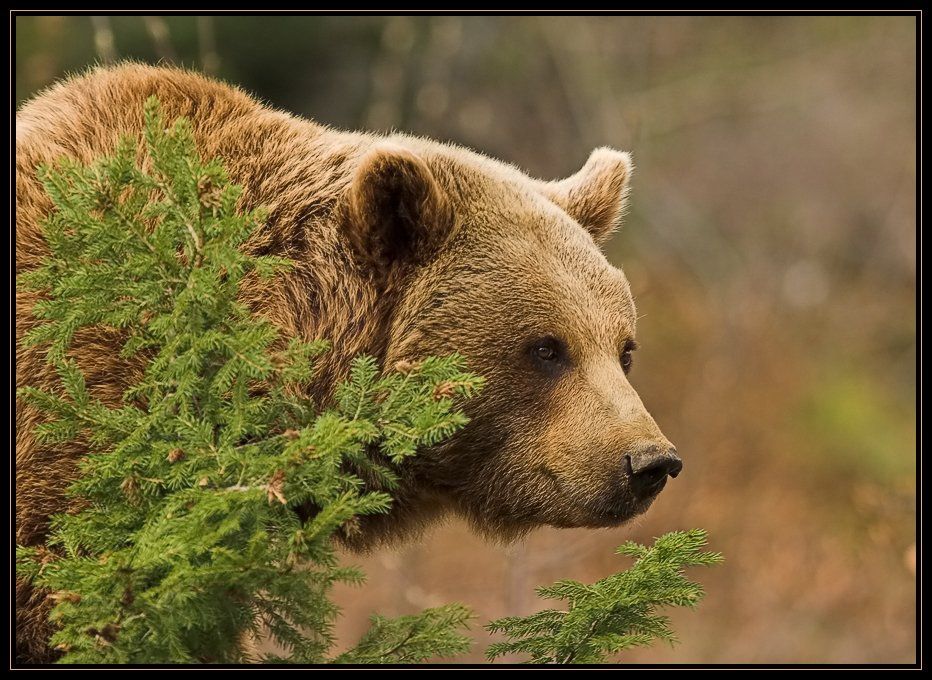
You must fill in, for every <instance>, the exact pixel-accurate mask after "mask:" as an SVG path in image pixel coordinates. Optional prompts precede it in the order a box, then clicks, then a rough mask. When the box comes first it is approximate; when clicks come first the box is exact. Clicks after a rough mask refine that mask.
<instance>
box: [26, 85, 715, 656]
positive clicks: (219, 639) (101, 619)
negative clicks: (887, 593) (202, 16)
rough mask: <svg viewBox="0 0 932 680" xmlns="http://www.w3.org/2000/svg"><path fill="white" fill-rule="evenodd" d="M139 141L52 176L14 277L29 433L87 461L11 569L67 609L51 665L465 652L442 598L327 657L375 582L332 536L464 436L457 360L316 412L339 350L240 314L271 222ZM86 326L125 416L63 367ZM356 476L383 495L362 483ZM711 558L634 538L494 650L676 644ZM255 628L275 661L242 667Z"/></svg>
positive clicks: (185, 129)
mask: <svg viewBox="0 0 932 680" xmlns="http://www.w3.org/2000/svg"><path fill="white" fill-rule="evenodd" d="M143 136H144V150H145V159H146V160H145V162H143V163H142V164H138V163H137V158H136V150H137V146H138V140H134V139H131V138H127V139H124V140H122V141H121V142H120V143H119V145H118V146H117V149H116V151H115V153H114V155H113V156H111V157H109V158H104V159H101V160H99V161H98V162H96V163H94V164H92V165H90V166H87V167H85V166H81V165H78V164H75V163H73V162H68V161H62V162H61V163H60V164H59V165H57V166H56V167H55V168H43V169H41V170H40V173H41V177H42V180H43V183H44V185H45V187H46V189H47V190H48V193H49V195H50V196H51V198H52V200H53V203H54V206H55V210H54V211H53V212H52V214H51V215H50V216H49V218H48V220H47V222H46V224H45V236H46V239H47V241H48V244H49V248H50V255H49V257H47V258H46V260H45V261H44V264H43V266H42V267H41V268H39V269H37V270H35V271H33V272H30V273H27V274H24V275H21V276H20V277H19V280H18V285H19V286H21V287H23V288H26V289H31V290H35V291H40V292H42V294H43V297H42V300H41V301H40V302H39V303H38V304H37V305H36V307H35V310H34V314H35V315H36V316H37V317H38V318H39V319H41V320H42V323H41V324H40V325H38V326H37V327H36V328H35V329H33V330H32V331H31V332H30V333H29V334H28V335H27V337H26V339H25V341H24V342H26V343H28V344H30V345H36V346H41V347H43V348H44V349H45V351H46V353H47V359H48V361H49V362H50V363H51V364H52V365H54V366H55V368H56V370H57V372H58V376H59V377H60V383H61V384H60V389H58V390H53V391H49V392H46V391H42V390H40V389H37V388H36V387H34V386H27V387H23V388H21V389H20V390H19V392H18V394H19V396H20V397H21V398H22V399H23V400H24V401H25V402H27V403H30V404H32V405H34V406H35V407H37V408H39V409H40V410H42V411H43V413H44V414H45V422H44V423H43V424H42V425H40V426H39V428H38V429H37V437H38V438H40V440H42V441H44V442H47V443H56V442H67V441H72V440H77V441H81V442H83V443H84V444H86V445H87V447H88V450H89V454H88V455H87V456H85V457H84V458H83V459H82V460H81V461H80V464H79V473H80V474H79V479H78V481H77V482H75V483H74V485H73V486H72V487H71V488H70V490H69V495H70V497H71V499H72V502H73V503H74V504H75V507H76V508H77V509H76V510H75V511H74V512H70V513H66V514H61V515H57V516H55V517H53V518H52V524H51V532H50V537H49V540H48V545H47V546H41V547H22V546H19V547H18V548H17V571H18V577H20V578H26V579H29V580H31V581H32V582H33V583H34V585H35V586H36V587H39V588H42V589H46V590H48V591H49V592H51V594H52V598H53V600H54V601H55V602H56V605H55V607H54V609H53V611H52V615H51V616H52V620H53V622H54V623H55V624H56V627H57V632H56V633H55V634H54V637H53V639H52V645H53V646H54V647H56V648H57V649H59V650H61V651H62V652H63V657H62V661H63V662H66V663H203V662H216V663H237V662H251V661H264V662H289V663H326V662H335V663H411V662H419V661H424V660H426V659H429V658H436V657H451V656H455V655H457V654H460V653H463V652H465V651H467V650H468V648H469V639H468V638H467V637H465V636H464V634H463V632H462V630H463V628H464V627H466V626H467V623H468V621H469V619H470V617H471V614H470V612H469V610H468V609H466V608H464V607H462V606H461V605H446V606H443V607H438V608H435V609H429V610H426V611H424V612H422V613H421V614H417V615H412V616H402V617H399V618H396V619H386V618H383V617H380V616H374V617H373V619H372V627H371V629H370V630H369V632H367V633H366V634H365V635H364V636H363V638H362V640H361V641H360V642H359V644H358V645H357V646H356V647H355V648H353V649H351V650H349V651H347V652H345V653H343V654H339V655H336V656H334V655H333V652H332V647H333V643H334V639H333V624H334V621H335V619H336V617H337V616H338V614H339V610H338V608H337V607H336V606H335V605H334V604H333V603H332V602H331V600H330V599H329V592H330V589H331V588H332V586H333V585H334V584H335V583H337V582H348V583H359V582H361V581H362V579H363V575H362V574H361V573H360V572H359V571H358V570H357V569H355V568H352V567H345V566H341V565H340V564H339V563H338V560H337V557H336V554H335V550H334V537H335V536H337V535H339V534H343V535H347V534H352V533H353V532H354V531H356V530H358V529H357V526H358V521H359V520H358V518H359V517H362V516H366V515H370V514H373V513H384V512H386V511H387V510H388V509H389V507H390V503H391V497H390V492H391V490H392V489H393V488H394V486H395V484H396V483H397V477H396V473H395V470H394V466H395V465H397V464H398V463H399V462H401V461H402V460H404V459H405V458H406V457H408V456H411V455H414V454H415V452H416V450H417V449H418V447H421V446H427V445H432V444H436V443H438V442H440V441H442V440H444V439H445V438H446V437H449V436H450V435H451V434H452V433H453V432H455V431H456V430H457V429H458V428H460V427H462V426H463V425H464V424H465V422H466V418H465V417H464V416H463V415H462V414H461V413H460V412H458V411H457V410H456V409H455V405H456V404H457V403H459V401H460V400H462V399H466V398H469V397H470V396H471V395H473V394H474V393H475V392H476V391H477V390H479V389H480V388H481V385H482V380H481V379H480V378H478V377H476V376H473V375H470V374H468V373H466V372H465V367H464V363H463V361H462V359H461V358H460V357H458V356H456V355H454V356H450V357H444V358H430V359H427V360H425V361H423V362H421V363H420V364H418V365H404V366H398V367H396V368H397V370H396V371H394V372H388V373H383V372H382V370H381V369H380V367H379V366H378V365H377V363H376V362H375V361H374V360H373V359H372V358H369V357H359V358H357V359H355V360H354V362H353V365H352V370H351V373H350V377H349V379H348V380H347V381H346V382H345V383H344V384H342V385H340V386H339V387H338V388H337V390H336V393H335V399H334V403H333V406H332V407H330V408H329V409H327V410H321V409H320V408H319V407H318V406H317V405H315V404H314V403H312V402H311V401H310V400H309V399H307V398H306V397H305V396H303V394H304V390H303V389H302V388H303V387H305V386H306V385H307V384H308V382H309V381H310V379H311V378H312V375H313V366H314V360H315V358H316V357H319V356H320V355H321V354H322V353H323V352H325V351H327V346H326V344H325V343H323V342H310V343H309V342H302V341H300V340H297V339H291V340H290V341H288V342H284V341H283V339H280V338H279V337H278V334H277V332H276V329H275V328H274V327H273V326H272V325H271V324H270V323H269V322H267V321H263V320H261V319H258V318H256V317H255V316H253V315H252V314H251V313H250V311H249V310H248V309H246V308H245V307H244V306H243V305H242V304H240V303H239V302H238V301H237V293H238V291H239V288H240V286H241V285H242V284H243V282H244V279H246V277H250V276H259V277H269V276H273V275H275V274H276V273H277V272H280V271H282V270H284V269H286V268H287V267H288V266H289V262H288V261H285V260H282V259H280V258H274V257H267V256H262V257H252V256H249V255H246V254H244V253H243V252H241V250H240V246H241V245H242V244H243V243H244V242H245V240H246V239H247V238H248V237H249V235H250V234H251V233H253V231H254V230H255V229H257V228H258V227H259V225H261V224H262V221H263V215H262V213H261V212H260V211H254V212H249V213H246V214H239V213H238V212H237V211H236V207H235V206H236V202H237V199H238V198H239V196H240V194H241V190H240V188H239V187H237V186H235V185H233V184H231V183H230V182H229V180H228V178H227V176H226V174H225V172H224V170H223V168H222V166H221V165H220V163H219V162H218V161H210V162H206V163H204V162H202V161H201V160H200V158H199V157H198V155H197V153H196V149H195V147H194V143H193V140H192V136H191V133H190V128H189V126H188V124H187V123H186V122H185V121H184V120H179V121H177V122H176V123H174V124H173V125H172V126H171V128H169V129H166V128H165V124H164V122H163V120H162V119H161V116H160V114H159V111H158V104H157V102H156V101H155V100H154V99H150V100H149V101H148V102H147V103H146V107H145V132H144V135H143ZM144 167H148V170H144V169H143V168H144ZM90 327H97V328H107V329H111V330H113V329H115V330H118V331H119V332H120V333H122V337H123V338H124V339H125V341H124V343H123V345H122V347H121V348H120V349H119V351H120V354H121V355H122V356H123V357H125V358H131V357H134V356H135V357H136V358H137V359H141V360H142V361H141V365H143V366H144V372H143V373H142V375H141V377H140V379H139V380H138V382H136V383H135V384H133V385H131V386H129V388H128V389H127V390H126V392H125V394H124V395H123V399H122V402H121V403H120V404H119V405H116V406H114V405H106V404H103V403H101V402H100V401H99V400H97V399H95V398H94V397H93V396H92V394H91V393H90V391H89V390H88V388H87V385H86V384H85V377H84V375H83V373H82V371H81V370H80V368H79V367H78V364H77V363H76V362H75V361H74V359H73V358H72V357H71V356H70V354H69V352H70V349H71V347H72V344H73V340H74V338H75V335H76V334H78V333H80V332H81V330H82V329H86V328H90ZM115 351H116V348H115ZM373 448H377V449H378V450H381V452H382V453H383V454H385V455H384V456H383V457H378V458H376V457H373V456H371V455H369V453H370V452H371V450H373ZM380 461H385V462H380ZM363 475H364V476H365V477H366V478H367V479H373V480H378V482H379V485H380V488H382V489H384V490H386V491H379V492H374V491H370V490H367V489H366V488H365V487H364V485H363V483H362V481H361V478H360V477H361V476H363ZM307 506H310V507H314V508H316V509H317V512H315V513H314V514H313V515H312V516H311V517H310V518H309V519H307V520H302V519H301V518H300V517H299V514H298V513H297V512H295V509H296V508H298V507H307ZM704 543H705V534H704V533H703V532H700V531H693V532H685V533H674V534H669V535H667V536H664V537H662V538H661V539H658V541H657V543H656V544H655V545H654V547H652V548H644V547H642V546H638V545H636V544H626V545H625V546H622V547H621V548H620V549H619V552H621V553H623V554H627V555H631V556H634V557H636V558H638V560H637V562H636V564H635V565H634V567H633V568H632V569H631V570H629V571H627V572H623V573H621V574H616V575H615V576H612V577H609V578H607V579H604V580H602V581H599V582H598V583H596V584H593V585H592V586H586V585H583V584H580V583H576V582H572V581H564V582H559V583H557V584H555V585H554V586H552V587H550V588H543V589H540V590H539V593H540V594H541V595H542V596H543V597H556V598H561V599H564V600H567V601H568V602H569V603H570V608H569V611H568V612H557V611H553V610H548V611H544V612H541V613H539V614H535V615H533V616H530V617H526V618H518V617H512V618H507V619H501V620H499V621H495V622H493V623H492V624H490V626H489V627H490V629H491V630H493V631H498V632H501V633H504V634H505V635H506V636H507V637H509V638H512V641H510V642H502V643H496V644H494V645H493V646H492V647H491V648H490V649H489V658H490V659H494V658H497V657H498V656H501V655H503V654H511V653H527V654H529V655H530V657H531V661H536V662H557V663H566V662H597V661H601V660H603V659H604V658H606V657H607V656H609V655H613V654H615V653H616V652H618V651H620V650H623V649H625V648H627V647H630V646H634V645H639V644H648V643H649V642H650V641H651V640H653V639H655V638H659V639H665V640H670V641H672V640H673V634H672V632H671V631H670V629H669V627H668V625H667V621H666V619H665V618H664V617H662V616H659V615H657V614H655V612H654V610H655V608H656V607H657V606H661V605H688V606H693V605H694V604H695V603H696V602H697V601H698V599H699V598H700V597H701V594H702V591H701V588H700V587H699V586H698V585H697V584H694V583H690V582H689V581H687V580H686V579H685V577H684V576H683V574H682V571H681V568H682V566H685V565H690V564H711V563H713V562H715V561H717V560H718V559H719V557H718V556H717V555H715V554H712V553H702V552H700V551H699V548H700V547H701V546H702V545H704ZM249 634H252V635H262V634H267V635H269V636H270V637H271V639H272V640H273V641H274V642H275V643H276V646H277V647H279V648H280V649H281V650H283V652H282V653H281V654H275V653H271V652H270V653H265V654H264V655H262V656H260V657H258V658H253V657H251V656H250V652H249V651H247V648H248V646H247V645H245V644H244V639H245V638H246V637H247V636H248V635H249Z"/></svg>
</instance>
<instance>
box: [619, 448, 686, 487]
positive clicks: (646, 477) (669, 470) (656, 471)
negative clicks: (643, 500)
mask: <svg viewBox="0 0 932 680" xmlns="http://www.w3.org/2000/svg"><path fill="white" fill-rule="evenodd" d="M625 458H627V459H628V466H629V468H630V470H631V482H632V485H633V486H634V489H635V491H637V492H638V493H639V495H641V494H650V493H656V492H657V491H659V490H660V489H662V488H663V486H664V484H665V483H666V481H667V476H670V477H676V476H677V475H678V474H680V471H681V470H682V469H683V461H682V460H681V459H680V457H679V456H677V455H676V449H675V448H673V447H670V448H665V447H660V446H650V447H648V448H646V449H643V450H641V451H639V452H637V453H634V454H628V455H626V456H625Z"/></svg>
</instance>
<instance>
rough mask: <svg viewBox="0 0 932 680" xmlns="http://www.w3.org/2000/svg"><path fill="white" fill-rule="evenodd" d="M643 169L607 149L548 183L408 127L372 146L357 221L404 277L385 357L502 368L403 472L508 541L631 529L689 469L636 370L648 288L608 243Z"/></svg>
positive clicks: (486, 372) (356, 229)
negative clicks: (640, 292)
mask: <svg viewBox="0 0 932 680" xmlns="http://www.w3.org/2000/svg"><path fill="white" fill-rule="evenodd" d="M631 172H632V164H631V160H630V157H629V156H628V154H625V153H621V152H618V151H614V150H612V149H608V148H601V149H597V150H595V151H594V152H593V153H592V154H591V156H590V157H589V159H588V161H587V162H586V163H585V165H584V167H583V168H582V169H581V170H580V171H579V172H578V173H576V174H575V175H573V176H571V177H569V178H567V179H565V180H562V181H557V182H541V181H537V180H533V179H531V178H529V177H528V176H526V175H525V174H523V173H521V172H520V171H518V170H517V169H515V168H514V167H512V166H508V165H505V164H503V163H500V162H497V161H493V160H491V159H489V158H486V157H485V156H481V155H479V154H476V153H473V152H470V151H466V150H464V149H460V148H457V147H450V146H448V145H439V144H435V143H431V142H427V141H425V140H417V139H413V138H408V137H399V138H396V139H395V140H389V141H382V142H379V143H377V144H376V145H375V146H374V147H373V148H372V149H370V150H369V151H368V152H367V153H365V154H364V156H363V157H362V159H361V160H360V162H359V165H358V168H357V170H356V172H355V176H354V177H353V179H352V181H351V183H350V185H349V188H348V191H347V196H346V202H345V205H346V208H347V209H346V210H345V218H344V220H345V224H344V227H345V233H346V234H347V237H348V239H349V240H350V242H351V243H352V245H353V250H354V251H355V253H356V256H357V257H358V258H359V260H360V261H361V262H363V263H364V266H365V267H366V268H367V269H368V270H369V271H371V272H372V273H373V276H374V277H375V278H376V279H377V280H378V281H380V283H381V285H383V286H384V287H385V288H386V290H388V289H392V290H395V291H396V296H395V297H394V298H393V300H394V302H393V305H394V308H393V309H392V311H391V314H390V322H389V328H388V329H387V330H386V332H387V343H386V356H385V362H386V366H389V367H390V366H391V365H393V364H395V363H396V362H399V361H417V360H418V359H420V358H423V357H426V356H431V355H445V354H449V353H452V352H458V353H460V354H462V355H463V356H464V357H465V358H466V360H467V363H468V366H469V368H470V370H472V371H474V372H476V373H478V374H480V375H482V376H484V377H485V379H486V386H485V388H484V389H483V391H482V392H481V394H480V395H479V396H477V397H474V398H473V399H471V400H469V401H468V402H467V403H466V404H465V405H464V411H465V413H466V414H467V415H468V417H469V419H470V421H469V423H468V424H467V425H466V426H465V427H464V428H463V429H462V430H461V431H460V432H459V433H457V434H456V435H455V436H453V437H452V438H451V439H450V440H448V441H446V442H444V443H442V444H440V445H438V446H436V447H433V448H432V449H430V450H427V451H424V452H422V453H420V454H419V455H418V456H417V457H415V458H414V459H412V460H411V462H410V463H409V464H408V469H406V470H405V478H406V479H408V480H409V481H410V482H411V485H413V487H414V488H416V489H417V492H416V494H414V495H415V496H417V498H418V499H419V501H418V502H420V503H421V504H422V505H424V506H425V507H426V506H430V507H432V508H433V509H434V510H452V511H454V512H456V513H458V514H460V515H462V516H465V517H466V518H468V519H469V520H471V521H472V523H473V524H474V525H475V527H477V528H478V529H479V530H480V531H481V532H483V533H486V534H489V535H492V536H496V537H500V538H510V537H514V536H516V535H520V534H522V533H524V532H525V531H527V530H529V529H531V528H533V527H535V526H539V525H545V524H546V525H551V526H557V527H605V526H615V525H618V524H621V523H623V522H625V521H626V520H628V519H630V518H632V517H634V516H636V515H638V514H640V513H642V512H643V511H644V510H646V509H647V507H648V506H649V505H650V504H651V502H652V501H653V500H654V498H655V497H656V496H657V494H658V493H659V492H660V490H661V489H662V488H663V487H664V484H665V483H666V480H667V478H668V477H675V476H676V475H677V474H678V473H679V471H680V469H681V468H682V462H681V461H680V459H679V457H678V456H677V455H676V450H675V449H674V447H673V445H672V444H671V443H670V442H669V441H668V440H667V439H666V438H665V437H664V435H663V434H662V433H661V431H660V429H659V428H658V426H657V424H656V423H655V422H654V419H653V418H652V417H651V416H650V414H649V413H648V412H647V410H646V408H645V407H644V404H643V403H642V402H641V399H640V398H639V397H638V394H637V392H635V390H634V388H633V387H632V386H631V383H630V382H629V377H628V373H629V371H630V370H631V367H632V363H633V361H632V354H633V352H634V350H635V348H636V347H637V344H636V341H635V331H636V320H637V317H636V313H635V306H634V301H633V299H632V295H631V289H630V286H629V284H628V281H627V279H626V278H625V275H624V274H623V273H622V271H621V270H620V269H618V268H616V267H614V266H612V265H611V264H610V263H609V262H608V260H607V259H606V258H605V256H604V254H603V253H602V251H601V249H600V246H601V244H603V243H604V242H605V240H606V239H607V238H608V237H609V235H610V234H611V233H612V231H613V230H614V229H615V228H616V227H617V226H618V224H619V222H620V220H621V217H622V215H623V212H624V208H625V201H626V194H627V190H628V181H629V178H630V176H631ZM408 493H409V494H411V493H412V492H411V491H410V490H409V491H408Z"/></svg>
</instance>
